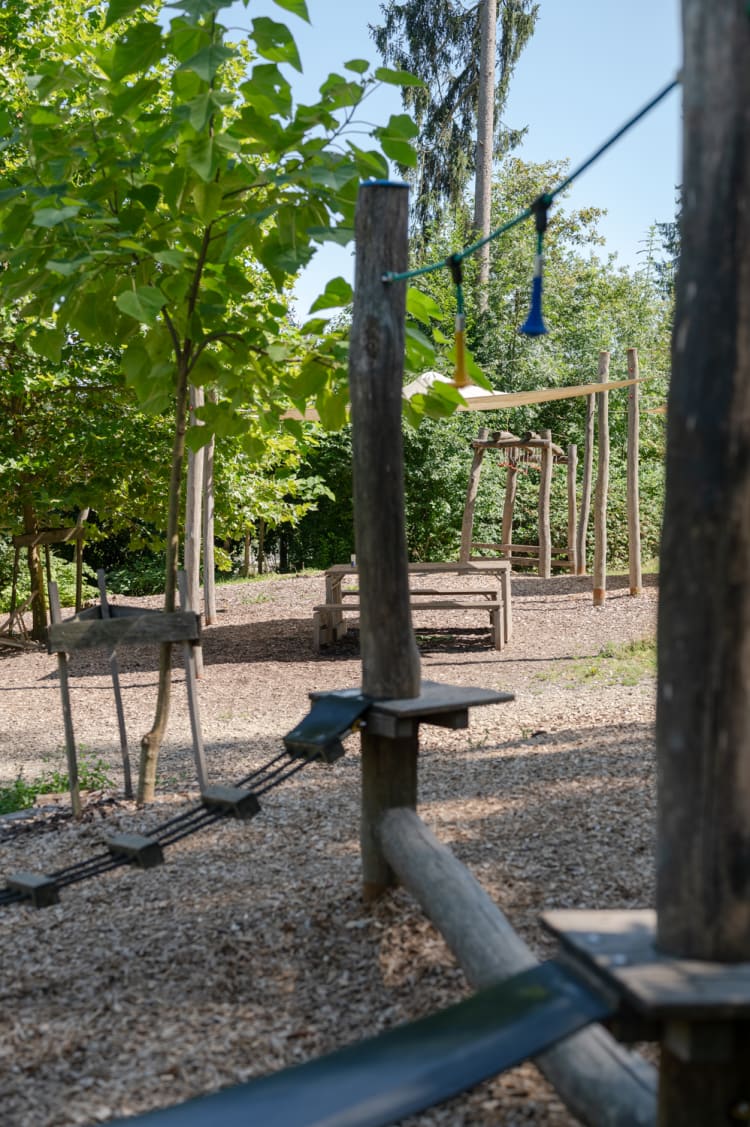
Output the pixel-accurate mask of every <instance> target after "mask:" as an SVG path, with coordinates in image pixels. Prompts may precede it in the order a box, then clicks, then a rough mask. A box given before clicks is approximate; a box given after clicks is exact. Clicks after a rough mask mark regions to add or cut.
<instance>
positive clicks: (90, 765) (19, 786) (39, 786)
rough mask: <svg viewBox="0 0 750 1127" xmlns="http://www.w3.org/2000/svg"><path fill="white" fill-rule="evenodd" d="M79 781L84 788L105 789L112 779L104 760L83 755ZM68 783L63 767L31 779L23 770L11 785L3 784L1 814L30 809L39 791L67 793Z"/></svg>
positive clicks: (0, 796) (79, 768)
mask: <svg viewBox="0 0 750 1127" xmlns="http://www.w3.org/2000/svg"><path fill="white" fill-rule="evenodd" d="M78 785H79V787H80V788H81V790H104V789H105V788H107V787H111V786H112V779H111V776H110V774H109V770H108V768H107V765H106V763H105V762H104V760H103V759H94V760H89V759H87V758H86V756H85V755H82V756H81V757H80V759H79V761H78ZM69 786H70V780H69V778H68V775H67V774H66V773H65V772H63V771H58V770H54V771H48V772H47V773H46V774H44V775H40V776H39V778H37V779H31V780H30V781H28V782H27V781H26V779H24V777H23V773H21V774H19V776H18V778H17V779H14V780H13V782H12V783H11V784H10V786H6V787H0V814H13V813H14V812H15V811H16V810H28V809H29V808H30V807H31V806H33V805H34V803H35V802H36V800H37V798H38V797H39V795H40V794H64V793H65V792H66V791H67V790H68V788H69Z"/></svg>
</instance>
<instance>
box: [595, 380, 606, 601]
mask: <svg viewBox="0 0 750 1127" xmlns="http://www.w3.org/2000/svg"><path fill="white" fill-rule="evenodd" d="M596 399H597V446H598V453H599V457H598V459H597V467H596V490H595V492H594V606H595V607H601V606H604V602H605V600H606V598H607V491H608V489H609V392H608V391H600V392H597V396H596Z"/></svg>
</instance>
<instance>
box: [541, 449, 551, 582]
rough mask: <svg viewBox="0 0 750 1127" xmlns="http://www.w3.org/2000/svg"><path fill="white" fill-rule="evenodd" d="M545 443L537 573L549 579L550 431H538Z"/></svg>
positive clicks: (542, 463) (542, 453)
mask: <svg viewBox="0 0 750 1127" xmlns="http://www.w3.org/2000/svg"><path fill="white" fill-rule="evenodd" d="M539 435H540V438H543V439H544V440H545V442H546V443H547V445H546V446H543V447H542V451H541V455H542V462H541V473H540V474H539V575H540V576H541V577H542V579H549V578H550V577H551V575H552V529H551V525H550V499H551V495H552V464H553V462H554V457H553V454H552V431H550V430H543V431H540V432H539Z"/></svg>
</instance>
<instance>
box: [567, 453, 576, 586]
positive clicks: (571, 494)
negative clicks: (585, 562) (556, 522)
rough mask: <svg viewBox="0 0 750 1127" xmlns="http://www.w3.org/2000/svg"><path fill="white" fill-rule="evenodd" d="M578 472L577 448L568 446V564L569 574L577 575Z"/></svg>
mask: <svg viewBox="0 0 750 1127" xmlns="http://www.w3.org/2000/svg"><path fill="white" fill-rule="evenodd" d="M577 471H578V447H577V446H576V445H575V443H571V444H570V445H569V446H568V562H569V564H570V574H571V575H577V574H578V562H577V556H576V552H577V544H576V475H577Z"/></svg>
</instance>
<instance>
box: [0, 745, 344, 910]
mask: <svg viewBox="0 0 750 1127" xmlns="http://www.w3.org/2000/svg"><path fill="white" fill-rule="evenodd" d="M321 757H322V755H321V753H313V754H311V755H310V756H309V757H308V758H305V759H301V760H300V761H299V762H294V761H293V762H292V763H290V762H289V756H288V753H287V752H286V751H282V752H279V753H278V754H277V755H274V756H273V758H272V759H270V760H268V762H267V763H264V764H263V765H262V766H261V767H258V768H257V769H256V770H255V771H251V772H250V774H249V775H245V776H244V778H242V779H240V780H239V782H238V783H236V784H235V786H236V788H237V789H242V788H244V787H247V785H248V784H249V783H253V784H254V787H253V794H254V795H255V796H260V795H262V794H267V793H268V792H269V791H270V790H273V789H274V788H275V787H277V786H280V785H281V783H284V782H286V781H287V780H288V779H291V778H292V776H293V775H296V774H297V773H298V772H299V771H301V770H303V768H305V767H307V766H308V765H309V764H310V763H313V762H315V761H317V760H318V759H320V758H321ZM281 760H284V761H285V762H283V763H280V761H281ZM230 813H231V811H230V810H229V809H228V808H226V809H221V808H214V809H208V808H207V807H206V806H204V805H203V804H200V805H196V806H194V807H192V809H190V810H186V811H184V812H183V813H182V814H176V815H175V816H174V817H173V818H169V819H167V821H165V822H161V823H159V825H158V826H156V827H155V828H154V830H153V831H152V832H151V833H150V834H149V835H148V841H149V842H153V843H156V844H158V845H159V846H162V847H164V846H168V845H174V844H175V842H177V841H181V840H182V839H183V838H186V837H189V836H190V835H191V834H194V833H196V832H197V831H198V830H201V829H204V828H205V827H206V826H209V825H212V824H213V823H214V822H218V821H220V819H222V818H226V817H229V816H230ZM131 863H132V858H130V857H127V856H113V855H112V853H111V852H110V851H109V850H108V851H107V852H103V853H98V854H95V855H94V856H93V857H89V858H87V859H86V860H85V861H76V862H75V863H74V864H72V865H66V866H65V867H64V868H61V869H56V870H54V872H51V873H47V874H45V875H46V877H47V879H48V880H49V881H51V882H54V884H55V885H56V886H57V888H65V887H67V886H68V885H71V884H78V883H79V882H80V881H85V880H90V879H91V878H92V877H97V876H100V875H101V874H103V873H107V872H111V871H112V870H114V869H119V868H122V867H123V866H125V865H129V864H131ZM21 901H27V897H26V895H25V894H24V893H23V892H21V891H17V890H16V889H14V888H3V889H0V907H5V906H6V905H9V904H18V903H20V902H21Z"/></svg>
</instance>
